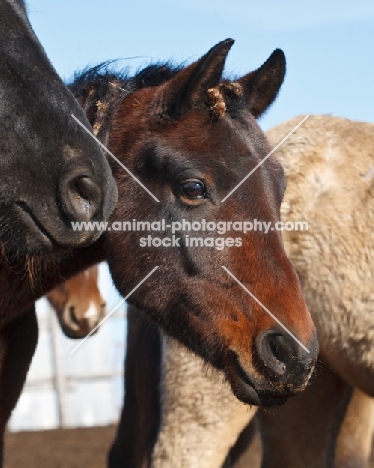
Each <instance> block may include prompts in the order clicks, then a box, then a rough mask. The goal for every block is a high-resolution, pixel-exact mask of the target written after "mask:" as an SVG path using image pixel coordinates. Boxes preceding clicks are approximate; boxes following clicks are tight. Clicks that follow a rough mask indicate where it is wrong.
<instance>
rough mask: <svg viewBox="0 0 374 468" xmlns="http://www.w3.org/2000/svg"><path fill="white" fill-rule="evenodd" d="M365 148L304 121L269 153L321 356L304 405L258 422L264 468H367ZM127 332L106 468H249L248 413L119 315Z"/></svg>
mask: <svg viewBox="0 0 374 468" xmlns="http://www.w3.org/2000/svg"><path fill="white" fill-rule="evenodd" d="M300 120H301V117H300V118H297V119H293V120H291V121H289V122H286V123H284V124H281V125H279V126H277V127H275V128H274V129H272V130H270V131H268V132H267V136H268V138H269V140H270V142H271V143H272V144H276V143H278V142H279V141H280V140H281V139H282V138H283V137H284V136H285V135H287V134H288V132H289V131H290V130H291V129H292V128H294V126H295V125H296V124H297V122H299V121H300ZM373 139H374V125H373V124H370V123H364V122H354V121H350V120H347V119H342V118H338V117H331V116H311V117H309V119H308V120H307V121H306V122H305V123H304V125H303V126H302V127H300V128H299V129H298V130H297V131H296V132H295V133H294V134H293V135H292V136H290V138H289V139H288V140H287V141H286V142H284V143H283V145H282V146H281V147H280V148H279V149H278V150H277V152H276V157H277V158H278V159H279V160H280V162H281V163H282V165H283V167H284V168H285V173H286V179H287V190H286V193H285V198H284V203H283V205H282V210H281V211H282V219H283V220H284V221H285V222H286V221H292V222H294V221H297V220H304V221H307V222H308V224H309V229H308V231H286V230H284V231H283V233H282V234H283V238H284V242H285V247H286V251H287V253H288V254H289V256H290V259H291V261H293V262H294V264H295V266H296V270H297V272H298V275H299V277H300V279H301V284H302V289H303V292H304V295H305V298H306V301H307V304H308V307H309V309H310V311H311V313H312V317H313V319H314V321H315V323H316V325H317V331H318V337H319V340H320V343H321V353H320V363H319V365H318V367H317V371H316V373H315V375H314V376H313V378H312V379H311V383H310V385H309V386H308V387H307V389H306V390H305V391H304V392H303V393H301V394H300V395H297V396H295V397H294V398H292V399H290V400H289V401H288V402H287V403H285V404H284V405H282V406H279V407H276V408H272V409H271V410H266V408H265V409H261V408H260V409H259V410H258V412H257V415H256V424H257V426H259V429H260V432H261V439H262V444H263V461H262V464H261V466H262V467H263V468H275V467H279V466H282V468H283V467H285V468H299V467H300V466H303V467H305V468H314V467H325V468H332V467H334V468H348V467H355V468H366V467H367V466H368V461H369V456H370V450H371V442H372V435H373V430H374V400H373V399H372V397H374V354H373V346H372V341H373V337H372V330H373V326H374V319H373V314H372V310H373V309H372V308H373V301H372V298H371V296H370V291H371V289H372V284H371V283H372V278H373V276H374V262H373V257H372V255H371V252H372V250H373V249H374V237H373V235H372V229H371V226H372V225H373V222H374V218H373V216H374V210H373V196H372V195H373V190H374V184H373V181H374V171H373V168H374V155H373V151H372V142H373ZM128 320H129V324H128V332H129V336H128V341H127V343H128V349H127V357H126V364H125V376H126V380H125V381H126V394H125V400H124V407H123V410H122V415H121V420H120V423H119V428H118V433H117V436H116V440H115V442H114V444H113V446H112V448H111V451H110V454H109V466H110V468H117V467H119V466H121V468H124V467H127V466H128V467H130V466H131V467H132V468H138V467H144V466H152V468H158V467H159V466H162V467H164V468H167V467H174V466H179V467H181V468H182V467H190V466H195V465H196V464H198V466H199V467H202V468H220V467H221V466H222V464H223V463H224V460H225V457H226V456H227V455H228V457H227V458H226V461H225V464H224V466H225V467H228V466H230V467H235V468H243V467H244V466H251V467H252V466H253V467H254V468H256V467H258V466H259V464H258V463H255V459H254V453H253V452H252V451H251V441H252V435H253V421H252V418H253V416H254V412H253V411H246V410H245V408H241V407H238V406H237V405H236V400H235V399H234V398H233V397H232V396H231V395H229V394H227V390H226V388H225V386H224V385H225V383H224V382H222V380H223V378H224V376H223V375H222V374H221V375H219V374H218V375H217V374H214V375H213V376H212V375H210V374H208V373H207V372H206V371H205V372H204V367H203V365H202V361H201V360H199V359H198V358H197V357H196V356H194V355H193V354H191V353H187V351H186V350H185V349H182V348H181V346H180V345H178V344H177V343H176V342H173V341H171V340H168V339H165V338H164V337H161V335H160V332H159V331H158V330H157V329H156V328H155V327H154V326H152V324H151V323H150V322H149V320H148V319H147V318H146V317H145V316H144V315H142V314H141V313H140V312H139V310H135V309H133V308H130V309H129V310H128ZM135 356H139V359H137V361H136V363H137V366H135V359H136V358H135ZM182 381H183V385H181V384H179V382H182ZM197 394H198V396H196V395H197ZM199 396H200V398H199ZM223 396H224V404H221V399H222V398H223ZM247 424H250V426H247Z"/></svg>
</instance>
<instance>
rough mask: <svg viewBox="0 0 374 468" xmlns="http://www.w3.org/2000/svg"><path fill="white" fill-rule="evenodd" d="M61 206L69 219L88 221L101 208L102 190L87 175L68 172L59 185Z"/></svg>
mask: <svg viewBox="0 0 374 468" xmlns="http://www.w3.org/2000/svg"><path fill="white" fill-rule="evenodd" d="M60 194H61V201H62V208H63V210H64V212H65V214H66V215H67V216H68V217H69V219H71V220H77V221H88V220H90V219H92V218H93V217H94V216H95V214H96V213H97V212H98V211H99V210H100V209H101V205H102V197H103V194H102V191H101V189H100V187H99V186H98V185H97V184H96V183H95V182H94V181H93V180H92V179H90V177H88V176H87V175H84V174H82V173H75V174H69V175H68V176H67V177H66V178H65V180H64V181H63V182H62V184H61V187H60Z"/></svg>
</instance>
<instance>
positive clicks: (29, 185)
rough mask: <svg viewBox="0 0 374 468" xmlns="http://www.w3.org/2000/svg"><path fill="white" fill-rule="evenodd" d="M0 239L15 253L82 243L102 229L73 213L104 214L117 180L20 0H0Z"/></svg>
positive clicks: (92, 217)
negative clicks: (76, 224) (81, 225)
mask: <svg viewBox="0 0 374 468" xmlns="http://www.w3.org/2000/svg"><path fill="white" fill-rule="evenodd" d="M0 18H1V19H0V119H1V138H0V242H1V244H2V245H4V244H5V245H6V247H7V249H8V250H10V251H11V252H12V255H14V254H16V253H18V254H20V253H21V254H23V253H31V252H39V251H53V250H54V251H56V249H57V248H61V247H65V248H66V247H79V246H83V245H85V244H87V243H89V242H93V241H94V240H95V239H97V238H98V235H99V234H100V232H99V231H97V230H95V231H91V232H87V231H74V230H73V229H72V227H71V222H72V221H90V220H92V221H104V220H106V219H107V218H108V216H109V214H110V213H111V211H112V210H113V207H114V204H115V201H116V185H115V183H114V180H113V177H112V175H111V173H110V169H109V165H108V163H107V161H106V159H105V158H104V156H103V155H102V153H101V152H100V150H99V148H98V147H97V145H96V143H95V142H93V141H92V139H91V138H90V137H89V136H88V135H86V134H85V133H84V132H83V131H82V129H81V128H79V126H78V125H77V124H76V122H74V120H73V118H72V116H71V114H75V115H76V116H77V118H79V119H80V120H82V121H83V122H87V120H86V118H85V115H84V113H83V112H82V110H81V109H80V108H79V105H78V103H77V102H76V101H75V99H74V98H73V96H72V95H71V93H70V92H69V90H68V89H67V87H66V86H65V85H64V84H63V82H62V81H61V79H60V78H59V77H58V75H57V73H56V72H55V71H54V69H53V67H52V65H51V64H50V62H49V60H48V58H47V57H46V55H45V53H44V51H43V49H42V46H41V45H40V43H39V42H38V40H37V38H36V36H35V34H34V32H33V30H32V29H31V26H30V23H29V21H28V19H27V16H26V9H25V5H24V2H23V1H22V0H0Z"/></svg>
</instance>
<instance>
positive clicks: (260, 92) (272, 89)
mask: <svg viewBox="0 0 374 468" xmlns="http://www.w3.org/2000/svg"><path fill="white" fill-rule="evenodd" d="M285 73H286V57H285V56H284V53H283V51H282V50H280V49H276V50H274V52H273V53H272V54H271V55H270V57H269V58H268V59H267V60H266V62H265V63H264V64H263V65H262V66H261V67H260V68H258V69H257V70H255V71H253V72H251V73H249V74H248V75H245V76H243V77H242V78H240V79H239V80H238V82H239V83H240V84H241V86H242V87H243V89H244V92H245V96H246V102H247V105H248V106H249V111H250V112H251V114H253V115H254V116H255V117H256V118H257V117H260V116H261V115H262V114H263V113H264V112H265V111H266V110H267V109H268V107H269V106H270V105H271V104H272V103H273V102H274V100H275V98H276V97H277V95H278V92H279V89H280V87H281V85H282V83H283V80H284V75H285Z"/></svg>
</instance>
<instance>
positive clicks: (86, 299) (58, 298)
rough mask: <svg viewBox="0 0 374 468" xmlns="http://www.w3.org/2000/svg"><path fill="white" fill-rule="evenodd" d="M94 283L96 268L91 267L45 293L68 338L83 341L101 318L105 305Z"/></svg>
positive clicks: (95, 282) (95, 280) (96, 274)
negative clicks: (81, 339)
mask: <svg viewBox="0 0 374 468" xmlns="http://www.w3.org/2000/svg"><path fill="white" fill-rule="evenodd" d="M97 280H98V266H97V265H94V266H92V267H90V268H88V269H87V270H84V271H81V272H80V273H78V274H77V275H74V276H73V277H72V278H70V279H68V280H67V281H65V282H64V283H61V284H59V285H58V286H56V287H55V288H54V289H53V290H52V291H49V292H48V293H47V294H46V298H47V300H48V302H49V303H50V304H51V306H52V307H53V309H54V310H55V312H56V315H57V318H58V321H59V323H60V326H61V329H62V331H63V332H64V334H65V335H66V336H67V337H68V338H75V339H76V338H84V337H85V336H87V335H88V334H89V333H90V332H91V331H92V330H93V329H94V328H95V327H96V326H97V325H98V324H99V323H100V322H101V321H102V319H103V318H104V316H105V308H106V303H105V300H104V299H103V298H102V296H101V293H100V290H99V286H98V284H97Z"/></svg>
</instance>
